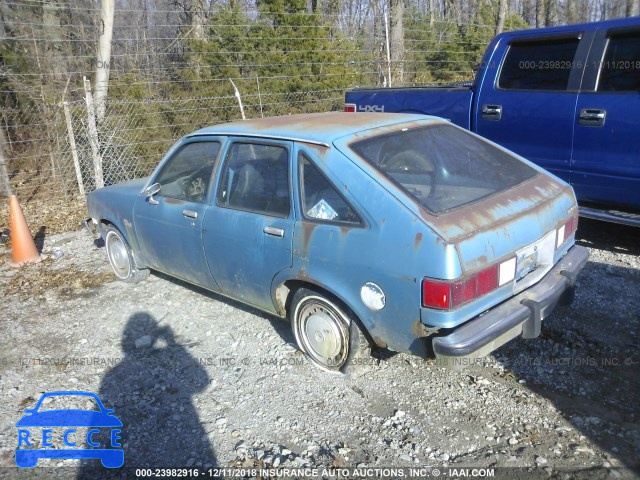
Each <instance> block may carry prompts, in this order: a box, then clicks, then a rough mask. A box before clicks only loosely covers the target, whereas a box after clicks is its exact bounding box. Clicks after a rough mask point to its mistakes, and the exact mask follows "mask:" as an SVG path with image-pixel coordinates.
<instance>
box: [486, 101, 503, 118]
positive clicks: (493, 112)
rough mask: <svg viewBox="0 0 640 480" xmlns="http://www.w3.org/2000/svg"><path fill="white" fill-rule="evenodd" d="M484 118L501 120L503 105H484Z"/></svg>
mask: <svg viewBox="0 0 640 480" xmlns="http://www.w3.org/2000/svg"><path fill="white" fill-rule="evenodd" d="M482 118H486V119H487V120H500V119H501V118H502V105H483V106H482Z"/></svg>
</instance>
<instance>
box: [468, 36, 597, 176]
mask: <svg viewBox="0 0 640 480" xmlns="http://www.w3.org/2000/svg"><path fill="white" fill-rule="evenodd" d="M590 40H591V34H590V33H588V32H587V33H583V32H569V33H562V34H557V33H553V34H546V35H540V34H533V35H531V36H527V37H515V38H511V37H508V36H507V37H505V38H504V39H503V40H502V42H500V43H498V45H497V49H496V52H495V54H494V55H493V57H492V58H502V59H503V60H502V64H501V65H495V64H493V63H492V62H490V65H489V67H490V68H488V69H487V72H488V73H487V75H486V76H485V79H484V80H483V81H482V82H481V84H480V86H479V94H478V96H477V99H476V105H475V109H474V111H475V125H476V132H477V133H478V134H480V135H482V136H484V137H486V138H488V139H490V140H493V141H494V142H497V143H499V144H500V145H502V146H504V147H506V148H508V149H510V150H513V151H514V152H516V153H518V154H520V155H522V156H523V157H525V158H527V159H528V160H531V161H533V162H535V163H537V164H538V165H540V166H542V167H543V168H545V169H547V170H549V171H551V172H553V173H554V174H556V175H557V176H559V177H560V178H562V179H563V180H565V181H569V176H570V174H569V167H570V159H571V147H572V139H573V128H574V121H573V119H574V116H575V115H574V114H575V106H576V100H577V97H578V88H579V85H580V79H581V76H582V71H583V70H582V69H581V68H578V67H579V65H578V64H579V62H580V61H582V62H584V59H585V58H586V54H587V52H588V47H589V43H590ZM581 59H582V60H581ZM496 71H497V73H496V74H493V75H492V73H491V72H496Z"/></svg>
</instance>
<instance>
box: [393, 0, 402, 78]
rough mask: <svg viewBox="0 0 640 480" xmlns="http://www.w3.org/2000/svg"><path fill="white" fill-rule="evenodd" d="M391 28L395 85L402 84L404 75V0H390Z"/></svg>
mask: <svg viewBox="0 0 640 480" xmlns="http://www.w3.org/2000/svg"><path fill="white" fill-rule="evenodd" d="M389 12H390V14H389V23H390V25H389V28H390V34H389V35H390V39H389V40H390V44H391V65H392V75H393V80H392V82H393V85H396V86H397V85H402V81H403V77H404V65H403V63H402V61H403V59H404V26H403V24H402V17H403V15H404V1H403V0H389Z"/></svg>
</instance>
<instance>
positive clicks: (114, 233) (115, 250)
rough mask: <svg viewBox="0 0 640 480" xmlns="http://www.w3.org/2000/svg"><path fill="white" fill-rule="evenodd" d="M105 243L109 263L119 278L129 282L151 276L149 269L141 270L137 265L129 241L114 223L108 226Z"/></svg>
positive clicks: (139, 280)
mask: <svg viewBox="0 0 640 480" xmlns="http://www.w3.org/2000/svg"><path fill="white" fill-rule="evenodd" d="M104 243H105V247H106V249H107V257H109V264H111V268H112V270H113V273H115V274H116V277H118V279H120V280H122V281H123V282H127V283H138V282H141V281H142V280H144V279H145V278H147V277H148V276H149V270H146V269H142V270H140V269H137V268H136V267H135V263H134V262H133V255H132V254H131V249H130V248H129V245H128V244H127V241H126V240H125V239H124V237H123V236H122V234H121V233H120V231H119V230H118V229H117V228H116V227H114V226H113V225H109V226H107V234H106V235H105V239H104Z"/></svg>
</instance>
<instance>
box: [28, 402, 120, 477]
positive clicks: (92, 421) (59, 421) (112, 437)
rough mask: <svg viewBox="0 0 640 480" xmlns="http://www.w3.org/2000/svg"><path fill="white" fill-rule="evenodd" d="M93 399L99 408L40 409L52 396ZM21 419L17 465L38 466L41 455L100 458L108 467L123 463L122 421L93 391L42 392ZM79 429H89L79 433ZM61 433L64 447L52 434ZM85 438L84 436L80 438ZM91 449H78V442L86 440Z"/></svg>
mask: <svg viewBox="0 0 640 480" xmlns="http://www.w3.org/2000/svg"><path fill="white" fill-rule="evenodd" d="M69 398H71V399H72V400H76V401H78V400H80V401H82V400H92V401H93V402H95V405H96V406H97V407H98V410H86V409H76V408H66V409H52V410H46V409H43V408H41V407H42V406H43V402H45V403H46V402H47V401H50V400H51V399H69ZM24 413H25V415H24V416H23V417H22V418H21V419H20V420H18V422H17V423H16V427H18V448H17V449H16V465H17V466H18V467H21V468H31V467H35V466H36V465H37V463H38V460H39V459H40V458H54V459H98V458H99V459H100V461H101V462H102V465H103V466H105V467H107V468H119V467H121V466H122V465H123V464H124V450H123V449H122V446H121V444H120V437H121V433H122V422H121V421H120V420H119V419H118V417H116V416H115V415H114V414H113V413H114V410H112V409H108V408H105V407H104V405H103V404H102V402H101V401H100V399H99V398H98V396H97V395H96V394H95V393H91V392H80V391H77V392H76V391H60V392H49V393H45V394H43V395H42V396H41V397H40V399H39V400H38V403H36V406H35V407H34V408H27V409H25V411H24ZM77 429H83V430H86V435H79V432H78V430H77ZM54 430H55V433H62V435H61V439H62V442H63V447H64V448H55V447H54V445H53V435H54ZM81 437H83V438H81ZM85 439H86V444H87V446H88V448H82V447H81V448H77V443H78V442H77V441H78V440H80V441H82V440H85Z"/></svg>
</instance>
